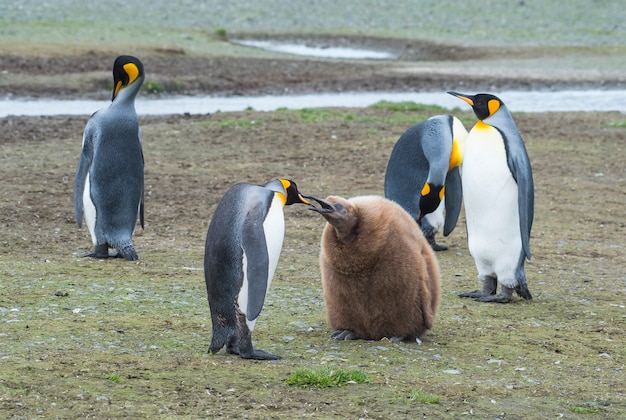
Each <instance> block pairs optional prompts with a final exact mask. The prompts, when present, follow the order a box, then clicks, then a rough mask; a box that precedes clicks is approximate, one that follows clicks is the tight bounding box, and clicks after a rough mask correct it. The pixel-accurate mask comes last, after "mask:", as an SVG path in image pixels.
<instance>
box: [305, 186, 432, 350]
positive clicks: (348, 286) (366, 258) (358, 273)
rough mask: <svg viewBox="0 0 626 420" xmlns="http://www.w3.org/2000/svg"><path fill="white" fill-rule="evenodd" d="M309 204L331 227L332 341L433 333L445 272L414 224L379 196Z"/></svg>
mask: <svg viewBox="0 0 626 420" xmlns="http://www.w3.org/2000/svg"><path fill="white" fill-rule="evenodd" d="M307 198H309V199H312V200H314V201H316V202H317V203H319V204H320V206H321V207H313V208H311V210H314V211H316V212H318V213H320V214H321V215H322V216H324V218H325V219H326V220H327V221H328V223H327V224H326V226H325V228H324V232H323V234H322V241H321V253H320V268H321V274H322V286H323V289H324V301H325V302H326V309H327V315H328V323H329V325H330V328H331V329H332V331H333V333H332V335H331V337H332V338H334V339H337V340H355V339H364V340H380V339H382V338H383V337H387V338H389V339H390V340H392V341H396V342H397V341H408V340H416V339H419V337H420V336H421V335H422V334H424V332H425V331H426V330H429V329H431V328H432V327H433V324H434V323H435V316H436V312H437V306H438V304H439V297H440V294H441V285H440V279H439V266H438V264H437V259H436V257H435V254H434V252H433V250H432V249H431V247H430V246H429V245H428V242H427V241H426V239H425V238H424V235H423V234H422V231H421V230H420V228H419V226H418V225H417V223H415V220H413V218H412V217H411V216H410V215H409V214H408V213H407V212H406V211H405V210H404V209H403V208H402V207H401V206H400V205H398V204H396V203H395V202H393V201H391V200H388V199H386V198H383V197H379V196H359V197H354V198H351V199H349V200H346V199H344V198H342V197H338V196H329V197H328V198H326V200H321V199H319V198H315V197H307Z"/></svg>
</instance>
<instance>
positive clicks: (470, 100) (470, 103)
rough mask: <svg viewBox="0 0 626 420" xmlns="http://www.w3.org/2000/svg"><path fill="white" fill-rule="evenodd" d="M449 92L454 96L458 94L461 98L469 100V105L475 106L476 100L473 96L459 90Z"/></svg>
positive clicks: (465, 100)
mask: <svg viewBox="0 0 626 420" xmlns="http://www.w3.org/2000/svg"><path fill="white" fill-rule="evenodd" d="M448 94H450V95H452V96H456V97H457V98H459V99H460V100H462V101H464V102H467V103H468V104H469V106H474V100H473V99H472V98H471V96H470V95H465V94H463V93H458V92H448Z"/></svg>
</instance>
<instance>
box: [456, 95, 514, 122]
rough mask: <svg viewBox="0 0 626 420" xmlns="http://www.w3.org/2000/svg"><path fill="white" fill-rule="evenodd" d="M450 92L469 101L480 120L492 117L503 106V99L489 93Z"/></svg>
mask: <svg viewBox="0 0 626 420" xmlns="http://www.w3.org/2000/svg"><path fill="white" fill-rule="evenodd" d="M448 93H449V94H450V95H452V96H456V97H457V98H459V99H461V100H462V101H464V102H466V103H468V104H469V105H470V106H471V107H472V109H474V114H476V117H478V119H479V120H484V119H485V118H489V117H491V116H492V115H493V114H495V113H496V112H498V110H499V109H500V107H501V106H502V101H501V100H500V99H499V98H498V97H497V96H494V95H491V94H489V93H478V94H476V95H465V94H463V93H458V92H448Z"/></svg>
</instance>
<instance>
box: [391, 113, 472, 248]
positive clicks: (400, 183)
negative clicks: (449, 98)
mask: <svg viewBox="0 0 626 420" xmlns="http://www.w3.org/2000/svg"><path fill="white" fill-rule="evenodd" d="M466 137H467V130H466V129H465V127H463V124H462V123H461V121H459V119H458V118H456V117H453V116H452V115H436V116H433V117H430V118H429V119H427V120H425V121H422V122H420V123H419V124H416V125H414V126H413V127H411V128H409V129H408V130H407V131H406V132H405V133H404V134H402V136H400V138H399V139H398V141H397V142H396V144H395V145H394V147H393V150H392V152H391V156H390V157H389V162H388V164H387V170H386V172H385V197H386V198H388V199H390V200H393V201H395V202H396V203H398V204H400V205H401V206H402V207H403V208H404V209H405V210H406V211H407V212H408V213H409V214H410V215H411V216H413V218H414V219H415V220H416V221H417V223H418V224H419V225H420V228H421V229H422V232H423V233H424V236H425V237H426V239H427V240H428V243H429V244H430V246H431V247H432V248H433V249H434V250H435V251H443V250H446V249H448V247H447V246H445V245H439V244H437V243H436V242H435V234H436V233H437V232H438V231H439V230H440V229H441V228H442V227H443V235H444V236H448V235H449V234H450V233H452V231H453V230H454V227H455V226H456V222H457V220H458V217H459V212H460V211H461V202H462V196H463V193H462V187H461V175H460V165H461V163H462V160H463V146H464V143H465V138H466ZM444 207H445V219H444Z"/></svg>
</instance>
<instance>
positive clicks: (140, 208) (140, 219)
mask: <svg viewBox="0 0 626 420" xmlns="http://www.w3.org/2000/svg"><path fill="white" fill-rule="evenodd" d="M139 141H141V127H139ZM141 165H142V166H144V167H145V161H144V159H143V150H142V151H141ZM144 194H145V186H144V185H142V186H141V202H140V203H139V223H140V224H141V228H142V229H144V226H143V220H144V219H143V210H144V204H143V203H144V201H143V198H144Z"/></svg>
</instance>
